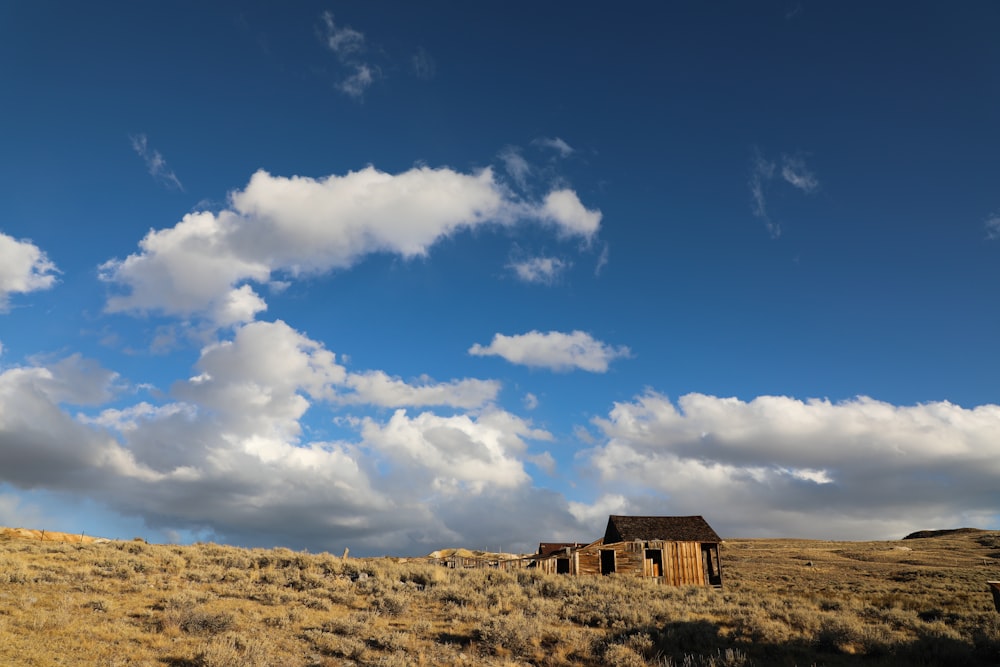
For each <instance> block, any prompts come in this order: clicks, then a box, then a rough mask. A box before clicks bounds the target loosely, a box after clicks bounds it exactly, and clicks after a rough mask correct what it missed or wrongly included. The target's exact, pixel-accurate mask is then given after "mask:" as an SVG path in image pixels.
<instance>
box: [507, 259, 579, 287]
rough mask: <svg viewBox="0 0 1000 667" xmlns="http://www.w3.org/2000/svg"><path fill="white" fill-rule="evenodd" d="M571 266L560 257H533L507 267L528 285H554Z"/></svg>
mask: <svg viewBox="0 0 1000 667" xmlns="http://www.w3.org/2000/svg"><path fill="white" fill-rule="evenodd" d="M570 266H571V264H570V262H567V261H564V260H562V259H559V258H558V257H531V258H530V259H525V260H521V261H516V262H511V263H510V264H508V265H507V268H508V269H511V270H512V271H513V272H514V275H516V276H517V277H518V278H519V279H521V280H523V281H524V282H526V283H538V284H541V285H551V284H553V283H554V282H555V281H556V280H557V279H558V278H559V276H560V275H561V274H562V273H563V272H564V271H566V270H567V269H568V268H569V267H570Z"/></svg>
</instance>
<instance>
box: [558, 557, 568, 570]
mask: <svg viewBox="0 0 1000 667" xmlns="http://www.w3.org/2000/svg"><path fill="white" fill-rule="evenodd" d="M556 574H569V558H556Z"/></svg>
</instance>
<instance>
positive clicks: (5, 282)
mask: <svg viewBox="0 0 1000 667" xmlns="http://www.w3.org/2000/svg"><path fill="white" fill-rule="evenodd" d="M56 273H58V269H56V265H55V264H53V263H52V262H51V261H50V260H49V258H48V256H47V255H46V254H45V253H44V252H43V251H42V250H41V249H40V248H39V247H38V246H36V245H35V244H34V243H32V242H31V241H26V240H20V241H19V240H17V239H15V238H14V237H12V236H8V235H6V234H4V233H3V232H0V313H3V312H7V309H8V307H9V304H10V301H9V299H10V295H11V294H24V293H27V292H34V291H36V290H45V289H49V288H50V287H52V286H53V285H54V284H55V282H56Z"/></svg>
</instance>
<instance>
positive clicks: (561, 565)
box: [535, 542, 587, 574]
mask: <svg viewBox="0 0 1000 667" xmlns="http://www.w3.org/2000/svg"><path fill="white" fill-rule="evenodd" d="M585 546H587V543H586V542H542V543H541V544H539V545H538V554H536V556H535V558H536V560H535V567H536V568H538V569H539V570H541V571H542V572H547V573H548V574H570V570H571V567H570V566H571V565H572V561H573V552H574V551H575V550H577V549H579V548H580V547H585Z"/></svg>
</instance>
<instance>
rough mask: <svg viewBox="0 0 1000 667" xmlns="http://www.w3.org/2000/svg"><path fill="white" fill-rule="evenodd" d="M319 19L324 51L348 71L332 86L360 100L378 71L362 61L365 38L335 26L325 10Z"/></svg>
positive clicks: (347, 29) (329, 14) (352, 29)
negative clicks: (321, 24) (329, 52)
mask: <svg viewBox="0 0 1000 667" xmlns="http://www.w3.org/2000/svg"><path fill="white" fill-rule="evenodd" d="M321 18H322V20H323V29H324V30H323V38H324V43H325V44H326V47H327V49H329V50H330V51H331V52H332V53H333V54H334V55H335V56H337V60H338V61H340V64H341V66H342V67H343V68H344V69H345V70H346V71H347V72H350V74H346V75H344V76H343V77H342V78H341V79H340V81H338V82H337V83H336V87H337V90H339V91H340V92H342V93H344V94H345V95H347V96H349V97H353V98H354V99H357V100H360V99H361V98H362V97H364V94H365V91H366V90H368V88H369V87H370V86H371V85H372V83H374V82H375V79H376V77H377V76H378V68H377V67H376V66H375V65H373V64H371V63H370V62H368V61H367V60H366V59H364V58H362V54H363V53H364V52H365V50H366V47H365V35H364V33H362V32H359V31H358V30H355V29H354V28H352V27H350V26H338V25H337V24H336V23H335V22H334V20H333V14H332V13H331V12H329V11H325V12H323V14H322V15H321Z"/></svg>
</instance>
